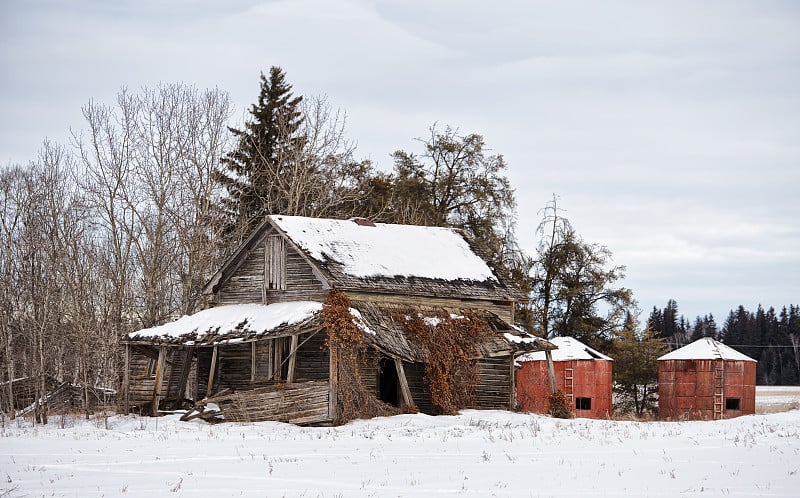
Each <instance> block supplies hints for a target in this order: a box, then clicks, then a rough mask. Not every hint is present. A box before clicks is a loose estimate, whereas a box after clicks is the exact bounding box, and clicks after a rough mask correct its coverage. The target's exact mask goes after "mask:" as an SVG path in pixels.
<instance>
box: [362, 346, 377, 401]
mask: <svg viewBox="0 0 800 498" xmlns="http://www.w3.org/2000/svg"><path fill="white" fill-rule="evenodd" d="M379 361H380V354H378V352H377V351H375V350H374V349H372V348H367V351H366V352H365V355H364V364H363V365H361V380H362V381H363V383H364V387H365V388H366V389H367V390H368V391H369V392H371V393H373V394H375V396H378V395H379V394H380V393H379V390H378V381H379V379H380V370H381V369H380V363H379Z"/></svg>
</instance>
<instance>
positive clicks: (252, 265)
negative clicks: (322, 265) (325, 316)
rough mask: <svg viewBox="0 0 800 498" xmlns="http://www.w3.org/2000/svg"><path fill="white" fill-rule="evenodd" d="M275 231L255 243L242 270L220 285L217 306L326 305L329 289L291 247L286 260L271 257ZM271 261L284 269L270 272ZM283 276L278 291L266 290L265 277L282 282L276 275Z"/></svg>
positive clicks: (240, 265)
mask: <svg viewBox="0 0 800 498" xmlns="http://www.w3.org/2000/svg"><path fill="white" fill-rule="evenodd" d="M274 234H275V232H274V230H268V231H267V232H266V233H265V234H264V237H262V239H261V240H259V241H257V242H256V243H254V245H253V246H252V248H251V249H250V251H249V252H247V253H246V254H244V255H243V256H242V260H241V262H240V264H239V267H238V268H237V269H236V270H235V271H234V272H233V274H232V275H231V276H230V278H228V279H227V280H226V281H224V282H222V283H221V284H220V288H219V289H218V291H217V295H216V300H215V302H216V304H242V303H266V304H269V303H275V302H285V301H324V300H325V298H326V296H327V289H326V286H325V284H324V283H323V281H322V280H321V279H320V278H318V277H317V275H315V273H314V270H313V268H312V267H311V265H309V264H308V262H306V260H305V259H304V258H303V256H301V255H300V253H298V252H297V251H296V250H295V249H294V248H293V247H292V246H291V245H290V244H288V243H287V244H286V245H285V250H286V254H285V259H284V260H281V259H280V258H275V257H274V255H273V256H271V257H270V254H269V252H267V251H266V246H267V244H268V242H267V241H268V240H270V236H271V235H274ZM269 261H273V262H274V264H281V265H285V268H283V269H277V268H267V266H268V265H269ZM278 274H284V275H285V280H282V281H281V285H280V286H279V287H281V288H279V289H267V288H266V287H267V285H266V280H265V275H272V280H276V279H277V280H280V278H278V277H277V276H276V275H278Z"/></svg>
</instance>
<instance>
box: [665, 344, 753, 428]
mask: <svg viewBox="0 0 800 498" xmlns="http://www.w3.org/2000/svg"><path fill="white" fill-rule="evenodd" d="M756 363H757V362H756V360H754V359H752V358H750V357H749V356H747V355H744V354H742V353H740V352H738V351H736V350H735V349H733V348H731V347H730V346H726V345H725V344H722V343H721V342H718V341H715V340H714V339H712V338H710V337H703V338H701V339H698V340H696V341H694V342H693V343H691V344H688V345H686V346H684V347H682V348H680V349H676V350H675V351H672V352H671V353H667V354H665V355H664V356H662V357H660V358H659V359H658V417H659V418H660V419H663V420H718V419H725V418H733V417H738V416H741V415H752V414H754V413H755V412H756Z"/></svg>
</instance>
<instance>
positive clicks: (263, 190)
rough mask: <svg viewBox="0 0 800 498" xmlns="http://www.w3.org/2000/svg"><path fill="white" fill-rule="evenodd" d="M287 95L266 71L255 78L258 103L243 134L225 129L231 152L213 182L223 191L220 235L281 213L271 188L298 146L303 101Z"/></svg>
mask: <svg viewBox="0 0 800 498" xmlns="http://www.w3.org/2000/svg"><path fill="white" fill-rule="evenodd" d="M291 90H292V86H291V85H290V84H288V83H287V82H286V79H285V75H284V72H283V70H282V69H281V68H279V67H275V66H273V67H272V68H270V71H269V77H267V76H265V75H264V73H261V90H260V92H259V95H258V100H257V102H256V103H255V104H253V105H252V106H251V108H250V118H249V120H248V121H247V122H246V123H245V126H244V129H241V130H239V129H235V128H230V131H231V133H233V135H234V137H235V138H236V140H237V144H236V148H235V149H234V150H233V151H231V152H229V153H228V154H227V155H226V156H225V157H224V158H223V159H222V161H221V163H222V167H223V169H220V170H217V174H216V178H217V179H218V180H219V181H220V182H221V183H222V184H223V185H224V186H225V188H226V189H227V191H228V196H227V197H226V198H225V199H223V201H222V207H223V216H224V217H225V220H224V223H225V227H226V233H227V234H228V235H229V236H231V237H232V238H234V239H236V238H241V237H244V236H246V235H247V234H248V233H250V232H251V231H252V229H253V228H254V227H255V226H256V225H257V224H258V223H259V222H261V220H262V219H263V218H264V216H266V215H268V214H279V213H282V212H283V211H284V210H285V199H283V198H282V196H281V195H278V193H277V192H276V190H275V189H276V187H275V186H276V185H277V183H278V182H277V180H278V179H279V178H281V175H283V174H284V173H285V171H286V170H287V169H288V168H290V167H291V164H287V162H288V161H290V160H291V159H290V158H293V157H295V156H294V154H291V153H287V151H291V150H292V149H296V148H297V147H298V146H300V145H301V144H298V142H299V141H301V140H302V138H301V137H300V136H299V134H298V129H299V128H300V125H301V124H302V122H303V117H302V113H301V112H300V110H299V108H298V106H299V104H300V102H301V101H302V100H303V98H302V97H301V96H297V97H295V96H294V95H293V94H292V91H291Z"/></svg>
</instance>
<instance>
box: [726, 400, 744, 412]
mask: <svg viewBox="0 0 800 498" xmlns="http://www.w3.org/2000/svg"><path fill="white" fill-rule="evenodd" d="M725 409H726V410H740V409H741V408H739V398H726V399H725Z"/></svg>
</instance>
